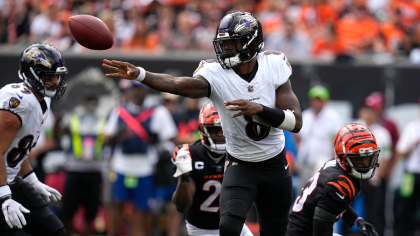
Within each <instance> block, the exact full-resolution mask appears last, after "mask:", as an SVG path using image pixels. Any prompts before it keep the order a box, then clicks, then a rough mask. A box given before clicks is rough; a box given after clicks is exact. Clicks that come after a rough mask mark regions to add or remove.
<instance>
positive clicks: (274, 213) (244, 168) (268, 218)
mask: <svg viewBox="0 0 420 236" xmlns="http://www.w3.org/2000/svg"><path fill="white" fill-rule="evenodd" d="M225 165H226V170H225V176H224V179H223V184H222V191H221V194H220V224H219V229H220V236H239V235H240V233H241V230H242V227H243V224H244V222H245V219H246V216H247V213H248V211H249V209H250V207H251V205H252V203H253V202H254V201H255V205H256V209H257V214H258V219H259V225H260V235H261V236H267V235H275V236H282V235H285V234H286V230H287V223H288V216H289V209H290V205H291V204H292V197H293V196H292V195H293V193H292V178H291V176H290V172H289V168H288V163H287V159H286V150H283V151H282V152H281V153H280V154H279V155H277V156H275V157H273V158H271V159H269V160H265V161H261V162H246V161H241V160H239V159H237V158H234V157H232V156H231V155H229V154H228V155H227V157H226V163H225Z"/></svg>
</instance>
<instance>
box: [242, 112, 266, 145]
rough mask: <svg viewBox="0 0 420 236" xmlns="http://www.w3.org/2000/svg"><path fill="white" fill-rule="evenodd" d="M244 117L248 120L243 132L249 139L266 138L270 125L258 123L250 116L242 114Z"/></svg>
mask: <svg viewBox="0 0 420 236" xmlns="http://www.w3.org/2000/svg"><path fill="white" fill-rule="evenodd" d="M244 119H245V120H246V121H247V122H248V123H247V124H246V125H245V133H246V136H248V137H249V138H250V139H252V140H254V141H260V140H263V139H265V138H267V136H268V134H269V133H270V127H266V126H263V125H260V124H258V123H256V122H254V121H253V119H252V116H250V115H244Z"/></svg>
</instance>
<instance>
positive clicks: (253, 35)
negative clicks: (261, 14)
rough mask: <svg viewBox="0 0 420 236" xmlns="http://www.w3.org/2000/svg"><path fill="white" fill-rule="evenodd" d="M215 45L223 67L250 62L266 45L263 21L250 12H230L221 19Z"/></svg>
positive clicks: (227, 67)
mask: <svg viewBox="0 0 420 236" xmlns="http://www.w3.org/2000/svg"><path fill="white" fill-rule="evenodd" d="M213 46H214V50H215V52H216V56H217V60H218V61H219V63H220V65H221V66H222V67H223V69H230V68H233V67H235V66H237V65H239V64H241V63H245V62H248V61H250V60H252V59H253V58H255V57H256V56H257V54H258V53H259V52H260V51H261V49H262V48H263V47H264V42H263V32H262V26H261V23H260V22H259V21H258V19H257V18H255V16H253V15H252V14H251V13H249V12H243V11H237V12H233V13H230V14H228V15H226V16H225V17H223V19H222V20H221V21H220V23H219V25H218V27H217V31H216V36H215V37H214V39H213Z"/></svg>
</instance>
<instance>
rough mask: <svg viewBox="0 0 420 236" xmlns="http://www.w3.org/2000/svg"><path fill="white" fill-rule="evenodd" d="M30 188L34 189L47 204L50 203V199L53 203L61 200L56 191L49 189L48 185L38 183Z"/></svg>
mask: <svg viewBox="0 0 420 236" xmlns="http://www.w3.org/2000/svg"><path fill="white" fill-rule="evenodd" d="M32 187H34V188H35V190H36V191H37V192H38V193H39V194H41V195H42V196H43V197H44V198H45V200H46V201H47V202H50V197H51V199H52V200H53V201H55V202H56V201H59V200H61V197H62V196H61V194H60V193H59V192H58V191H57V190H55V189H53V188H51V187H49V186H48V185H45V184H43V183H41V182H40V181H37V182H35V183H33V184H32Z"/></svg>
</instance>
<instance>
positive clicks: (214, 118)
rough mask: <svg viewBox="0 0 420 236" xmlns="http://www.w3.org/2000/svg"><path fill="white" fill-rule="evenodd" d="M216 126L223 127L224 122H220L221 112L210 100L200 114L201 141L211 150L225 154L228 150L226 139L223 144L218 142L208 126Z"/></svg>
mask: <svg viewBox="0 0 420 236" xmlns="http://www.w3.org/2000/svg"><path fill="white" fill-rule="evenodd" d="M214 127H220V128H222V124H221V123H220V117H219V113H218V112H217V110H216V108H215V107H214V105H213V103H212V102H209V103H207V104H206V105H204V106H203V108H201V110H200V114H199V115H198V130H199V131H200V136H201V142H202V143H203V145H204V146H205V147H206V148H208V149H209V150H210V151H211V152H214V153H217V154H224V153H225V152H226V143H225V141H224V142H223V144H221V143H219V142H218V143H216V142H215V140H213V139H214V138H212V137H211V136H210V133H209V131H208V128H214Z"/></svg>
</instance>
